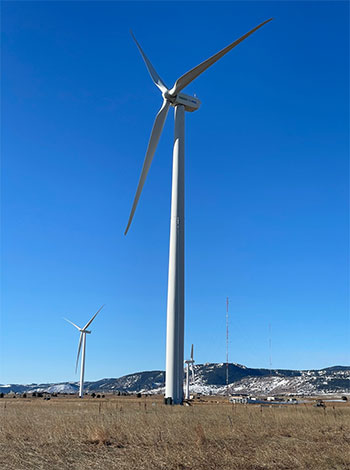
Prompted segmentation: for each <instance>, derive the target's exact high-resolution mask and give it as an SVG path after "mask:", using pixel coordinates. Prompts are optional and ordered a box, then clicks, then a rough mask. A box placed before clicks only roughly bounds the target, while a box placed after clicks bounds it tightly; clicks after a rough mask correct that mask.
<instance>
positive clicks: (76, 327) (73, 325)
mask: <svg viewBox="0 0 350 470" xmlns="http://www.w3.org/2000/svg"><path fill="white" fill-rule="evenodd" d="M64 320H66V321H67V322H68V323H70V324H71V325H73V326H75V328H78V330H79V331H80V328H79V326H77V325H76V324H75V323H73V322H72V321H70V320H68V319H67V318H65V319H64Z"/></svg>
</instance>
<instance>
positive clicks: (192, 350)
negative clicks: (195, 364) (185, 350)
mask: <svg viewBox="0 0 350 470" xmlns="http://www.w3.org/2000/svg"><path fill="white" fill-rule="evenodd" d="M191 359H192V361H193V344H192V347H191Z"/></svg>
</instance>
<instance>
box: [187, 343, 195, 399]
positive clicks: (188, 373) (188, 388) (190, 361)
mask: <svg viewBox="0 0 350 470" xmlns="http://www.w3.org/2000/svg"><path fill="white" fill-rule="evenodd" d="M185 364H186V390H185V399H186V400H189V399H190V367H191V372H192V382H193V383H194V370H193V364H194V359H193V344H192V347H191V359H186V361H185Z"/></svg>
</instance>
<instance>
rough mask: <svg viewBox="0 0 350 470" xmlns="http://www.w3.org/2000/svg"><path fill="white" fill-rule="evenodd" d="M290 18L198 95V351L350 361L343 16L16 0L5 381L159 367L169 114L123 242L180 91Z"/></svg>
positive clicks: (193, 197)
mask: <svg viewBox="0 0 350 470" xmlns="http://www.w3.org/2000/svg"><path fill="white" fill-rule="evenodd" d="M272 16H273V17H274V18H275V20H274V21H273V22H271V23H269V24H268V25H266V26H265V27H263V28H262V29H261V30H259V31H258V32H256V33H255V34H254V35H253V36H251V37H250V38H248V39H247V40H246V41H244V42H243V43H242V44H240V45H239V46H238V47H237V48H236V49H234V50H233V51H231V52H230V53H229V54H228V55H227V56H225V57H224V58H223V59H222V60H221V61H220V62H218V63H217V64H216V65H215V66H213V67H212V68H211V69H210V70H208V71H207V72H205V73H204V74H203V75H202V76H201V77H200V78H198V79H197V80H196V81H195V82H194V83H193V84H191V86H189V87H188V88H187V89H186V90H185V92H187V93H196V94H197V96H198V97H199V99H200V100H201V101H202V106H201V108H200V110H199V111H197V112H195V113H193V114H190V113H188V114H187V115H186V119H187V121H186V224H187V225H186V353H188V352H189V349H190V344H191V343H192V342H193V343H194V344H195V359H196V361H197V362H200V363H202V362H222V361H224V360H225V303H226V296H228V297H229V298H230V346H229V348H230V349H229V351H230V360H231V361H234V362H239V363H242V364H245V365H247V366H251V367H269V335H268V325H269V323H271V335H272V366H273V367H279V368H321V367H326V366H330V365H334V364H349V336H350V335H349V332H350V331H349V314H348V299H347V298H348V273H347V270H348V189H349V188H348V186H349V184H348V150H349V148H348V142H349V133H348V127H349V116H348V105H349V95H348V90H349V88H348V87H349V75H348V70H349V62H348V56H349V50H348V35H349V23H348V18H349V6H348V4H347V2H299V1H298V2H275V1H274V2H263V1H261V2H260V1H259V2H256V3H254V2H244V3H241V2H232V3H230V2H223V3H219V2H215V3H211V2H205V3H201V2H192V3H185V2H183V3H180V2H178V3H170V2H166V3H161V2H155V3H146V2H142V3H136V2H135V3H134V2H127V3H120V2H81V1H79V2H48V1H47V2H37V3H32V2H2V25H1V29H2V47H1V52H2V275H3V280H2V316H1V344H2V346H1V347H2V350H1V356H2V361H1V362H2V363H1V376H0V382H2V383H4V382H6V383H9V382H19V383H23V382H37V381H63V380H74V379H77V378H78V377H77V376H75V375H74V363H75V357H76V352H77V344H78V333H77V332H76V330H75V329H74V328H73V327H72V326H71V325H69V324H68V323H66V322H65V321H64V320H63V319H62V318H63V317H64V316H66V317H68V318H69V319H71V320H72V321H73V322H75V323H78V324H81V325H83V324H84V323H85V322H87V320H88V319H89V318H90V317H91V316H92V314H93V313H94V312H95V311H96V310H97V309H98V308H99V307H100V305H102V304H103V303H105V304H106V307H105V309H104V310H103V311H102V312H101V314H100V315H99V316H98V317H97V318H96V320H95V322H94V323H93V328H92V332H93V333H92V335H90V336H89V337H88V338H87V369H86V378H87V380H95V379H99V378H103V377H116V376H120V375H123V374H127V373H132V372H135V371H140V370H152V369H164V365H165V330H166V294H167V269H168V240H169V218H170V185H171V157H172V139H173V115H172V112H171V113H169V117H168V121H167V123H166V126H165V128H164V133H163V135H162V137H161V140H160V144H159V147H158V150H157V153H156V155H155V158H154V161H153V164H152V168H151V171H150V173H149V178H148V180H147V182H146V185H145V187H144V192H143V194H142V197H141V200H140V203H139V206H138V208H137V211H136V214H135V218H134V221H133V224H132V226H131V229H130V232H129V233H128V235H127V237H124V235H123V232H124V229H125V226H126V223H127V220H128V216H129V211H130V208H131V204H132V200H133V197H134V193H135V190H136V186H137V182H138V178H139V174H140V170H141V167H142V162H143V159H144V155H145V150H146V146H147V142H148V138H149V134H150V130H151V127H152V123H153V119H154V116H155V114H156V112H157V110H158V109H159V107H160V105H161V96H160V93H159V91H158V89H157V88H156V87H155V86H154V85H153V83H152V82H151V80H150V78H149V76H148V73H147V70H146V68H145V66H144V64H143V62H142V59H141V57H140V55H139V53H138V51H137V49H136V46H135V44H134V43H133V41H132V39H131V36H130V34H129V29H130V28H131V29H132V30H133V31H134V33H135V35H136V37H137V39H138V40H139V41H140V43H141V44H142V46H143V48H144V49H145V51H146V53H147V54H148V55H149V57H150V59H151V61H152V62H153V64H154V66H155V67H156V69H157V71H158V72H159V74H160V76H161V77H162V78H163V80H164V81H165V83H167V84H168V85H169V86H171V85H172V84H173V82H174V81H175V79H176V78H178V77H179V76H180V75H181V74H183V73H184V72H186V71H187V70H189V69H190V68H192V67H193V66H195V65H197V64H198V63H199V62H201V61H202V60H204V59H206V58H207V57H208V56H210V55H211V54H213V53H215V52H217V51H218V50H219V49H221V48H222V47H224V46H226V45H227V44H228V43H230V42H232V41H233V40H234V39H236V38H238V37H239V36H241V35H242V34H244V33H245V32H247V31H248V30H250V29H251V28H253V27H254V26H255V25H257V24H259V23H260V22H262V21H263V20H265V19H267V18H269V17H272Z"/></svg>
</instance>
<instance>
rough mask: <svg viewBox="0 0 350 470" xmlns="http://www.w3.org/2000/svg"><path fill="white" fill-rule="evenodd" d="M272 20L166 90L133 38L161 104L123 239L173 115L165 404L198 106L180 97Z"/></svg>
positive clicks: (175, 374) (177, 390) (170, 385)
mask: <svg viewBox="0 0 350 470" xmlns="http://www.w3.org/2000/svg"><path fill="white" fill-rule="evenodd" d="M271 20H272V18H270V19H268V20H266V21H264V22H263V23H261V24H259V25H258V26H256V27H255V28H254V29H252V30H251V31H249V32H248V33H247V34H245V35H244V36H242V37H241V38H239V39H237V40H236V41H234V42H233V43H231V44H229V45H228V46H227V47H225V48H224V49H222V50H221V51H219V52H218V53H217V54H215V55H213V56H212V57H210V58H209V59H207V60H205V61H204V62H202V63H201V64H199V65H197V67H194V68H193V69H191V70H190V71H188V72H187V73H185V74H184V75H182V76H181V77H180V78H178V79H177V80H176V82H175V84H174V86H173V87H172V88H170V89H169V88H168V87H167V86H166V85H165V83H164V82H163V80H162V79H161V78H160V76H159V75H158V73H157V72H156V70H155V68H154V67H153V65H152V64H151V62H150V61H149V59H148V58H147V56H146V54H145V53H144V52H143V50H142V48H141V46H140V44H139V43H138V42H137V41H136V39H135V37H134V36H133V38H134V40H135V42H136V45H137V47H138V49H139V51H140V53H141V55H142V57H143V60H144V62H145V64H146V67H147V69H148V72H149V73H150V75H151V77H152V80H153V82H154V83H155V85H156V86H157V87H158V88H159V89H160V91H161V93H162V97H163V104H162V106H161V108H160V110H159V111H158V114H157V116H156V119H155V121H154V124H153V129H152V133H151V137H150V140H149V143H148V147H147V151H146V156H145V160H144V163H143V167H142V171H141V176H140V180H139V183H138V186H137V190H136V195H135V198H134V202H133V205H132V209H131V213H130V217H129V221H128V225H127V227H126V230H125V235H126V233H127V232H128V230H129V227H130V224H131V221H132V219H133V217H134V213H135V210H136V206H137V203H138V200H139V198H140V195H141V191H142V188H143V185H144V183H145V180H146V177H147V174H148V171H149V168H150V166H151V163H152V160H153V156H154V152H155V150H156V147H157V144H158V141H159V138H160V135H161V132H162V130H163V126H164V123H165V119H166V117H167V114H168V111H169V106H173V107H174V115H175V136H174V149H173V177H172V178H173V180H172V195H171V221H170V248H169V273H168V303H167V337H166V384H165V402H166V403H170V404H179V403H182V401H183V363H184V261H185V260H184V247H185V239H184V233H185V219H184V213H185V204H184V197H185V194H184V177H185V169H184V164H185V162H184V160H185V155H184V140H185V111H189V112H192V111H196V110H197V109H198V108H199V106H200V101H199V100H198V99H197V98H196V97H193V96H189V95H185V94H183V93H180V92H181V90H183V89H184V88H185V87H186V86H187V85H189V84H190V83H191V82H192V81H193V80H194V79H195V78H197V77H198V76H199V75H200V74H201V73H203V72H204V71H205V70H207V69H208V68H209V67H210V66H211V65H213V64H214V63H215V62H216V61H218V60H219V59H221V57H223V56H224V55H225V54H227V53H228V52H229V51H230V50H231V49H233V48H234V47H235V46H237V45H238V44H239V43H241V42H242V41H243V40H244V39H246V38H247V37H248V36H250V35H251V34H253V33H254V32H255V31H256V30H258V29H259V28H261V27H262V26H263V25H265V24H266V23H268V22H269V21H271Z"/></svg>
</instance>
